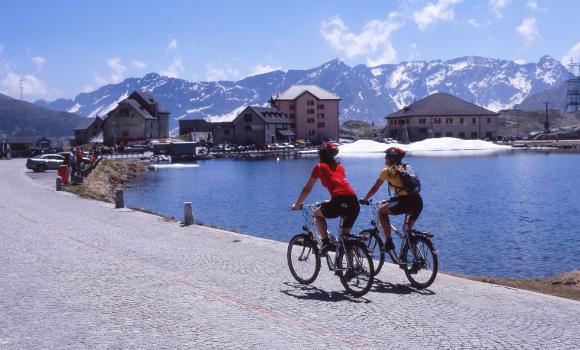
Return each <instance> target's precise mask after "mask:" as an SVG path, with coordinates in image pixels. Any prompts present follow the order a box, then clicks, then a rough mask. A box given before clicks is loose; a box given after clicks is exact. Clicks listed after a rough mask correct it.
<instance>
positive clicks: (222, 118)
mask: <svg viewBox="0 0 580 350" xmlns="http://www.w3.org/2000/svg"><path fill="white" fill-rule="evenodd" d="M245 108H246V106H245V105H244V106H240V107H238V108H236V109H234V110H233V111H231V112H229V113H226V114H220V115H208V116H207V117H206V118H205V120H206V121H208V122H210V123H219V122H231V121H233V120H234V119H236V117H237V116H238V115H239V114H240V113H241V112H242V111H243V110H244V109H245Z"/></svg>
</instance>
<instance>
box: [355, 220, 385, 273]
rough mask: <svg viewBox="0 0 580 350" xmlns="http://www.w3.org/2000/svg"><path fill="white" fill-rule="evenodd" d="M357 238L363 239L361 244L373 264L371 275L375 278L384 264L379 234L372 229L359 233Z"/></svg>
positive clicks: (381, 241)
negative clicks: (364, 245)
mask: <svg viewBox="0 0 580 350" xmlns="http://www.w3.org/2000/svg"><path fill="white" fill-rule="evenodd" d="M359 236H361V238H362V239H363V243H365V244H366V246H367V249H368V250H369V254H370V255H371V258H372V259H373V261H374V262H375V268H374V270H373V274H374V276H376V275H378V274H379V272H380V271H381V269H382V268H383V264H384V263H385V252H383V251H382V250H381V248H382V247H383V240H382V239H381V237H380V235H379V232H378V231H377V230H372V229H369V230H363V231H361V232H360V233H359Z"/></svg>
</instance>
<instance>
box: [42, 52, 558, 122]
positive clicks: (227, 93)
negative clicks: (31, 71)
mask: <svg viewBox="0 0 580 350" xmlns="http://www.w3.org/2000/svg"><path fill="white" fill-rule="evenodd" d="M568 74H569V73H568V71H567V70H566V68H565V67H564V66H563V65H562V64H561V63H560V62H559V61H558V60H555V59H553V58H552V57H550V56H544V57H542V58H541V59H540V60H539V61H538V62H537V63H527V64H523V65H522V64H517V63H515V62H512V61H506V60H501V59H493V58H484V57H475V56H472V57H461V58H455V59H451V60H447V61H442V60H435V61H430V62H422V61H418V62H403V63H399V64H386V65H382V66H378V67H367V66H365V65H357V66H355V67H350V66H348V65H346V64H345V63H344V62H342V61H340V60H332V61H329V62H326V63H324V64H322V65H320V66H318V67H316V68H312V69H306V70H289V71H287V72H282V71H275V72H270V73H266V74H261V75H256V76H251V77H248V78H245V79H242V80H239V81H218V82H203V81H200V82H191V81H186V80H182V79H175V78H169V77H166V76H160V75H158V74H156V73H150V74H147V75H145V76H143V77H142V78H128V79H126V80H124V81H123V82H121V83H118V84H113V85H106V86H103V87H101V88H99V89H97V90H95V91H92V92H89V93H81V94H79V95H78V96H77V97H76V98H75V99H74V100H62V99H60V100H56V101H52V102H47V101H37V104H39V105H41V106H44V107H47V108H52V109H56V110H66V111H68V112H71V113H76V114H79V115H82V116H85V117H89V116H90V117H93V116H95V115H104V114H106V112H107V111H109V110H111V109H112V108H114V107H115V105H116V103H117V102H118V101H120V100H122V99H123V98H125V97H127V96H128V94H130V93H131V92H132V91H134V90H138V89H144V90H148V91H151V92H152V93H153V94H154V95H155V96H156V97H157V98H158V99H159V101H160V102H161V104H163V105H164V106H165V107H166V108H167V109H169V110H170V111H171V116H170V118H171V119H172V120H171V126H172V127H176V125H177V120H179V119H181V118H188V119H198V118H209V119H212V118H213V119H220V118H221V119H223V118H231V117H232V116H234V115H235V114H236V113H237V112H238V111H240V110H241V108H242V107H243V106H245V105H265V104H267V103H268V100H269V99H270V97H271V96H272V95H273V94H276V92H281V91H284V90H286V89H287V88H288V87H290V86H291V85H294V84H316V85H319V86H321V87H323V88H325V89H327V90H329V91H333V92H336V93H337V94H338V95H339V96H340V97H341V98H342V101H341V104H340V108H341V119H342V121H346V120H353V119H354V120H369V121H374V122H378V123H382V122H383V120H384V119H383V118H384V117H385V116H386V115H387V114H389V113H391V112H393V111H395V110H397V109H400V108H402V107H404V106H405V105H408V104H410V103H412V102H413V101H416V100H418V99H421V98H423V97H425V96H427V95H429V94H431V93H434V92H448V93H451V94H453V95H455V96H458V97H460V98H462V99H464V100H467V101H470V102H473V103H476V104H478V105H480V106H483V107H485V108H488V109H491V110H494V111H498V110H500V109H505V108H511V107H512V106H514V105H515V104H518V103H521V102H522V101H523V100H524V99H525V98H526V97H528V96H530V95H532V94H535V93H539V92H542V91H545V90H547V89H550V88H553V87H557V86H560V85H561V84H562V83H563V82H564V81H565V80H566V79H567V77H568Z"/></svg>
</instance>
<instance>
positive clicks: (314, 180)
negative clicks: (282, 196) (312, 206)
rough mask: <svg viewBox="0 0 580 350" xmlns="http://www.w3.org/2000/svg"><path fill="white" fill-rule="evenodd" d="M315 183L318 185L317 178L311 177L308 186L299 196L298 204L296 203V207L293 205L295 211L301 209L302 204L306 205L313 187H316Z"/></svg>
mask: <svg viewBox="0 0 580 350" xmlns="http://www.w3.org/2000/svg"><path fill="white" fill-rule="evenodd" d="M315 183H316V178H315V177H311V178H310V179H308V182H307V183H306V185H304V188H302V192H300V195H299V196H298V200H297V201H296V203H294V205H292V209H293V210H298V209H300V206H301V205H302V203H304V200H305V199H306V197H308V194H309V193H310V191H312V187H313V186H314V184H315Z"/></svg>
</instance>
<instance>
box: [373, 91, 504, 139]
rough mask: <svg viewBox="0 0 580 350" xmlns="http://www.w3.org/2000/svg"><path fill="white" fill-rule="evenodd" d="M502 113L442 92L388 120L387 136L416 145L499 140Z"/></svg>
mask: <svg viewBox="0 0 580 350" xmlns="http://www.w3.org/2000/svg"><path fill="white" fill-rule="evenodd" d="M498 116H499V114H497V113H495V112H492V111H490V110H487V109H485V108H482V107H479V106H477V105H475V104H473V103H469V102H467V101H464V100H462V99H460V98H457V97H455V96H452V95H449V94H446V93H442V92H438V93H434V94H431V95H429V96H427V97H425V98H423V99H421V100H419V101H417V102H414V103H412V104H411V105H409V106H406V107H404V108H402V109H400V110H398V111H396V112H394V113H392V114H389V115H388V116H386V117H385V118H386V119H387V126H386V127H385V129H384V130H383V136H384V137H391V138H395V139H397V140H399V141H400V142H409V141H411V142H414V141H420V140H424V139H427V138H433V137H456V138H460V139H483V138H494V137H497V128H498Z"/></svg>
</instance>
